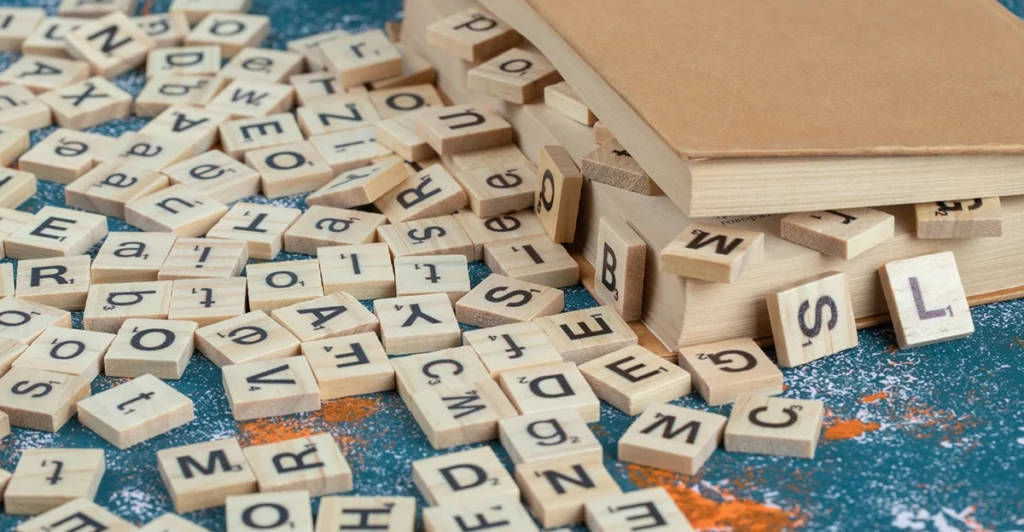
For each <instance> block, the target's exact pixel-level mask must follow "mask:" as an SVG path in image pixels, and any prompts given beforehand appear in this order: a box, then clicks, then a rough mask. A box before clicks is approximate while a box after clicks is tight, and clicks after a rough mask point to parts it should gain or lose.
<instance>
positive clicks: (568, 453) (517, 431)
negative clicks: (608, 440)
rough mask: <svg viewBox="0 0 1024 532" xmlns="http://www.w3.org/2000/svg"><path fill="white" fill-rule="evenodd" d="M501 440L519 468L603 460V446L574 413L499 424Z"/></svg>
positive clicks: (529, 416) (546, 414) (542, 414)
mask: <svg viewBox="0 0 1024 532" xmlns="http://www.w3.org/2000/svg"><path fill="white" fill-rule="evenodd" d="M498 436H499V438H500V439H501V446H502V447H504V448H505V451H507V452H508V455H509V456H510V457H511V458H512V461H513V462H515V463H517V464H524V463H532V462H543V461H561V460H565V459H567V458H569V457H586V458H592V459H594V460H601V457H602V455H603V452H604V451H603V450H602V449H601V442H599V441H597V437H596V436H594V433H593V432H591V431H590V429H589V428H588V427H587V423H586V422H585V421H583V418H582V417H580V415H579V414H578V413H577V412H576V411H575V410H572V409H563V410H557V411H554V412H539V413H536V414H527V415H524V416H516V417H513V418H508V419H503V420H501V421H499V422H498Z"/></svg>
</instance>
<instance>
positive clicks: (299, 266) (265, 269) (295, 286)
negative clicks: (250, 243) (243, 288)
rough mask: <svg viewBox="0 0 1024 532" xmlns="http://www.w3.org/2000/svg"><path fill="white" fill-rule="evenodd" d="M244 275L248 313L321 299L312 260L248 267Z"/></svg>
mask: <svg viewBox="0 0 1024 532" xmlns="http://www.w3.org/2000/svg"><path fill="white" fill-rule="evenodd" d="M245 275H246V278H247V280H248V288H249V308H250V309H252V310H263V311H266V312H270V311H272V310H274V309H279V308H282V307H287V306H289V305H292V304H295V303H300V302H302V301H308V300H310V299H316V298H318V297H321V296H323V295H324V289H323V282H322V281H321V280H320V263H319V262H318V261H317V260H316V259H312V260H297V261H286V262H268V263H264V264H251V265H249V266H248V267H247V268H246V273H245Z"/></svg>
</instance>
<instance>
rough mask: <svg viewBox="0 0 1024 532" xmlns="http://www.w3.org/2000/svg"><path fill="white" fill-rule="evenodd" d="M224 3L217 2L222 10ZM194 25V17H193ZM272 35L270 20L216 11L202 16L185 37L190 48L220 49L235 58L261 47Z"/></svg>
mask: <svg viewBox="0 0 1024 532" xmlns="http://www.w3.org/2000/svg"><path fill="white" fill-rule="evenodd" d="M221 4H222V2H217V7H218V11H220V7H221ZM189 18H190V22H191V21H192V20H191V19H192V17H191V16H190V17H189ZM269 33H270V17H266V16H263V15H249V14H243V13H224V12H213V13H210V14H209V15H206V16H205V17H202V18H201V20H199V21H198V23H197V24H196V25H195V26H193V27H192V31H191V32H189V34H188V35H187V36H186V37H185V44H187V45H190V46H195V45H200V44H213V45H217V46H220V55H221V57H224V58H231V57H234V56H235V54H237V53H238V52H240V51H242V49H243V48H247V47H255V46H258V45H259V44H260V43H261V42H263V39H266V38H267V35H268V34H269Z"/></svg>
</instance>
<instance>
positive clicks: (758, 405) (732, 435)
mask: <svg viewBox="0 0 1024 532" xmlns="http://www.w3.org/2000/svg"><path fill="white" fill-rule="evenodd" d="M824 411H825V404H824V403H822V402H821V401H814V400H805V399H783V398H780V397H757V396H752V395H745V396H742V397H740V398H739V399H737V400H736V404H735V405H733V407H732V413H731V414H729V422H728V423H727V424H726V425H725V450H726V451H729V452H731V453H755V454H767V455H772V456H792V457H794V458H814V451H815V449H816V448H817V446H818V435H819V434H820V433H821V422H822V416H823V415H824Z"/></svg>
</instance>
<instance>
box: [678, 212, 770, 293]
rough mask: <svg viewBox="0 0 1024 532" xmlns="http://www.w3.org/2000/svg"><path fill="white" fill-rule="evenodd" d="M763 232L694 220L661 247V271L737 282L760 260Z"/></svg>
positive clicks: (716, 281)
mask: <svg viewBox="0 0 1024 532" xmlns="http://www.w3.org/2000/svg"><path fill="white" fill-rule="evenodd" d="M763 251H764V234H763V233H758V232H756V231H744V230H742V229H736V228H734V227H728V226H723V225H718V224H708V223H692V224H690V225H689V226H687V228H686V229H683V232H682V233H679V236H677V237H676V238H675V239H674V240H672V242H669V244H668V246H665V249H663V250H661V271H662V272H665V273H670V274H672V275H678V276H680V277H689V278H692V279H701V280H704V281H711V282H714V283H735V282H736V281H737V280H738V279H739V278H740V276H741V275H743V272H745V271H746V270H747V269H748V268H750V266H751V265H753V264H754V263H756V262H758V261H759V260H761V255H762V253H763Z"/></svg>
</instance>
